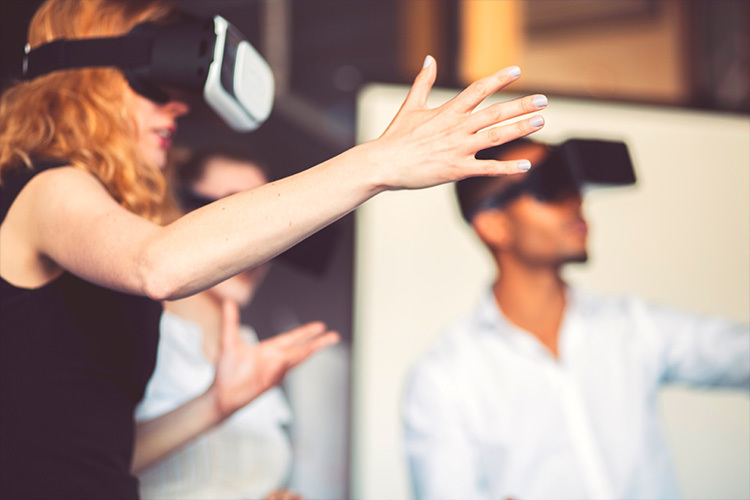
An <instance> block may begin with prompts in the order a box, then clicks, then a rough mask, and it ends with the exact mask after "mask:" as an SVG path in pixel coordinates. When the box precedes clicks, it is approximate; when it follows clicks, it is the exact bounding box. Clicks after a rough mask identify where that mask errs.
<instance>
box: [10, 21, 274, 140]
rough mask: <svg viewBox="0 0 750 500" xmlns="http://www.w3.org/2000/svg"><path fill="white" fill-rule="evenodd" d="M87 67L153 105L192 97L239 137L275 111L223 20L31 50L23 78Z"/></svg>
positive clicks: (264, 66)
mask: <svg viewBox="0 0 750 500" xmlns="http://www.w3.org/2000/svg"><path fill="white" fill-rule="evenodd" d="M93 67H117V68H120V69H121V70H122V71H123V73H124V74H125V78H126V79H127V81H128V84H129V85H130V87H131V88H132V89H133V90H134V91H135V92H137V93H138V94H140V95H142V96H143V97H146V98H148V99H150V100H152V101H154V102H157V103H165V102H167V101H168V100H170V94H174V92H175V90H177V89H188V90H191V91H193V92H195V91H198V92H200V93H202V95H203V100H204V101H205V102H206V104H208V106H209V107H210V108H212V109H213V111H214V112H215V113H216V114H218V115H219V117H221V118H222V119H223V120H224V121H225V122H226V123H227V125H229V126H230V127H231V128H232V129H234V130H237V131H240V132H247V131H250V130H254V129H256V128H258V127H259V126H260V125H261V124H262V123H263V122H264V121H265V120H266V119H267V118H268V116H269V115H270V113H271V108H272V107H273V97H274V79H273V73H272V72H271V68H270V67H269V65H268V63H267V62H266V61H265V60H264V59H263V58H262V57H261V56H260V54H259V53H258V52H257V51H256V50H255V48H253V46H252V45H250V43H249V42H248V41H247V40H246V39H245V37H244V36H243V35H242V33H240V32H239V31H238V30H237V29H236V28H235V27H234V26H232V25H231V24H230V23H229V22H227V20H226V19H224V18H223V17H221V16H215V17H214V18H213V19H208V20H201V19H189V20H187V21H183V22H178V23H174V24H168V25H164V26H159V25H155V24H153V23H142V24H139V25H137V26H135V27H134V28H133V29H132V30H131V31H130V32H129V33H128V34H126V35H123V36H118V37H111V38H85V39H75V40H55V41H52V42H49V43H46V44H44V45H40V46H39V47H37V48H35V49H34V50H29V47H28V45H27V46H26V57H25V58H24V65H23V76H24V78H25V79H29V80H30V79H33V78H36V77H37V76H40V75H44V74H47V73H51V72H53V71H57V70H63V69H74V68H93Z"/></svg>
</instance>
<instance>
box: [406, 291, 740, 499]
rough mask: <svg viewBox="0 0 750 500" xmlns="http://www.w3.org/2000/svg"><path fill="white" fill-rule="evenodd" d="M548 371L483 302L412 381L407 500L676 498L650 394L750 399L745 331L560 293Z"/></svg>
mask: <svg viewBox="0 0 750 500" xmlns="http://www.w3.org/2000/svg"><path fill="white" fill-rule="evenodd" d="M558 352H559V357H558V358H557V359H556V358H554V356H553V355H552V354H551V353H550V351H549V350H548V349H547V348H546V347H544V346H543V345H542V344H541V343H540V342H539V341H538V340H537V339H536V338H535V337H534V336H532V335H531V334H530V333H528V332H525V331H523V330H521V329H520V328H518V327H516V326H514V325H513V324H511V323H510V322H509V321H508V320H507V319H506V318H504V317H503V315H502V313H501V312H500V310H499V308H498V306H497V303H496V302H495V299H494V296H493V295H492V293H491V291H490V292H488V293H487V294H486V296H485V297H484V299H483V300H482V301H481V303H480V304H479V306H478V307H477V308H476V310H475V311H474V312H473V313H471V314H470V315H468V316H467V317H465V318H463V319H461V320H459V321H458V322H456V323H455V324H454V325H453V326H452V327H451V328H449V330H448V331H447V332H446V333H445V334H444V335H443V336H442V337H441V338H440V339H439V340H438V342H437V343H436V344H434V345H433V346H432V347H431V348H430V349H429V351H428V352H427V353H426V354H425V355H424V356H423V357H422V359H420V361H419V362H418V363H417V364H416V365H415V367H414V368H413V370H412V373H411V377H410V379H409V382H408V384H407V387H406V392H405V400H404V422H405V447H406V453H407V456H408V459H409V465H410V470H411V475H412V481H413V485H414V490H415V493H416V497H417V498H419V499H442V498H445V499H448V498H460V499H466V500H473V499H505V498H515V499H522V500H529V499H554V498H678V497H679V491H678V488H677V483H676V480H675V475H674V472H673V468H672V461H671V459H670V456H669V452H668V449H667V444H666V442H665V439H664V436H663V434H662V430H661V428H660V422H659V418H658V415H657V393H658V389H659V387H660V386H661V385H662V384H665V383H672V382H674V383H683V384H688V385H699V386H722V387H734V388H741V389H744V390H745V391H747V390H748V389H749V388H750V387H749V384H750V334H749V332H748V327H747V326H746V325H737V324H732V323H730V322H727V321H724V320H720V319H717V318H706V317H700V316H697V315H693V314H687V313H685V312H680V311H677V310H674V309H669V308H663V307H657V306H654V305H650V304H647V303H646V302H644V301H643V300H640V299H637V298H622V299H608V298H601V297H598V296H595V295H593V294H589V293H585V292H582V291H579V290H572V289H569V290H568V294H567V307H566V311H565V314H564V318H563V322H562V326H561V330H560V336H559V346H558Z"/></svg>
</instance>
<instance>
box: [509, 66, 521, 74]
mask: <svg viewBox="0 0 750 500" xmlns="http://www.w3.org/2000/svg"><path fill="white" fill-rule="evenodd" d="M508 74H509V75H510V76H519V75H520V74H521V68H519V67H518V66H511V67H510V68H508Z"/></svg>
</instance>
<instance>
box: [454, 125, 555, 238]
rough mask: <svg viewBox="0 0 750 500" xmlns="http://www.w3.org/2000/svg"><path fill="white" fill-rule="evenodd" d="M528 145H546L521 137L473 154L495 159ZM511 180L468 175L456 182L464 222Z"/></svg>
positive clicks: (500, 177) (468, 220) (480, 157)
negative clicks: (466, 177)
mask: <svg viewBox="0 0 750 500" xmlns="http://www.w3.org/2000/svg"><path fill="white" fill-rule="evenodd" d="M530 145H541V146H546V144H544V143H542V142H538V141H533V140H531V139H526V138H522V139H516V140H515V141H511V142H507V143H505V144H501V145H499V146H493V147H491V148H487V149H483V150H481V151H478V152H477V154H476V155H474V156H475V157H476V158H477V159H479V160H495V159H497V158H501V157H504V156H506V153H510V152H512V151H513V150H515V149H518V148H520V147H522V146H530ZM521 175H523V174H521ZM510 177H514V176H510ZM511 182H512V181H511V180H510V178H509V176H506V175H501V176H496V177H469V178H468V179H464V180H461V181H458V182H456V184H455V190H456V199H457V200H458V207H459V209H460V210H461V215H462V216H463V218H464V219H465V220H466V222H468V223H469V224H471V219H472V217H474V215H475V210H476V209H477V207H478V206H479V205H480V204H481V203H482V202H483V201H484V200H486V199H487V198H489V197H490V196H492V195H495V194H497V193H499V192H501V191H503V189H504V188H505V187H506V186H508V185H509V184H511Z"/></svg>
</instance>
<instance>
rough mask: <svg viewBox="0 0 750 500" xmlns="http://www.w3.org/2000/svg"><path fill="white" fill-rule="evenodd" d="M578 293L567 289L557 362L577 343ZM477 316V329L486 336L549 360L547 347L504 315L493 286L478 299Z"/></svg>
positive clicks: (578, 334) (578, 331)
mask: <svg viewBox="0 0 750 500" xmlns="http://www.w3.org/2000/svg"><path fill="white" fill-rule="evenodd" d="M578 302H579V301H578V300H577V292H576V291H575V290H574V289H573V288H571V287H567V289H566V307H565V312H564V316H563V321H562V324H561V325H560V339H559V342H560V345H559V349H558V350H559V353H560V360H561V361H564V359H565V358H566V357H567V356H568V355H569V354H570V353H571V352H572V350H573V349H575V348H576V346H578V345H579V344H580V342H579V341H580V339H581V335H580V328H579V327H580V321H579V310H578V309H579V307H578V306H579V304H578ZM477 313H478V314H477V317H478V319H479V326H480V327H481V329H482V331H483V332H485V333H486V334H489V335H492V336H494V337H496V338H499V339H500V340H502V341H504V342H506V343H507V344H508V345H509V346H510V347H511V348H513V349H517V350H518V351H520V352H522V353H524V354H527V355H529V356H533V357H535V358H538V357H544V358H550V359H551V355H550V353H549V351H548V350H547V348H546V347H544V346H543V345H542V343H541V342H539V340H538V339H537V338H536V337H535V336H534V335H532V334H531V333H529V332H527V331H526V330H523V329H522V328H520V327H518V326H516V325H514V324H513V323H511V322H510V321H509V320H508V318H506V317H505V315H503V312H502V311H501V310H500V307H499V306H498V305H497V302H496V301H495V295H494V293H493V291H492V287H491V286H490V287H488V289H487V291H486V292H485V293H484V295H483V297H482V299H481V300H480V303H479V306H478V311H477Z"/></svg>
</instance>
